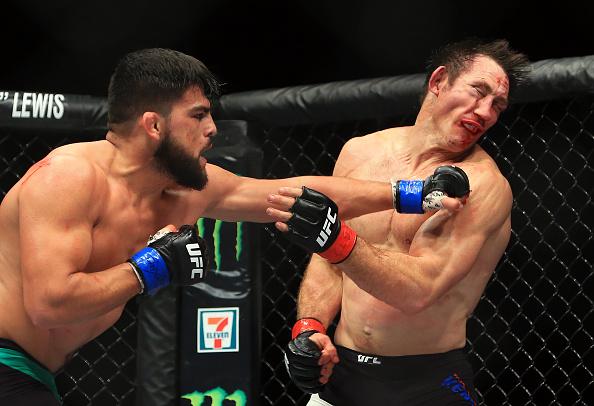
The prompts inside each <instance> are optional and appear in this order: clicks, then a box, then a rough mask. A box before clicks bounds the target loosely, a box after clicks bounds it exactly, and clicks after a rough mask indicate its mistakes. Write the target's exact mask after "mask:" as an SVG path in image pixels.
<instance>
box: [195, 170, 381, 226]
mask: <svg viewBox="0 0 594 406" xmlns="http://www.w3.org/2000/svg"><path fill="white" fill-rule="evenodd" d="M207 171H208V177H209V183H208V186H207V187H206V188H205V190H204V191H202V192H196V193H195V194H194V196H192V197H191V199H206V200H207V201H208V203H207V205H206V208H205V212H204V213H203V216H205V217H210V218H217V219H221V220H227V221H240V220H243V221H255V222H270V221H271V219H270V217H269V216H268V215H267V214H266V208H267V207H270V206H271V202H269V201H268V200H267V198H268V196H269V195H270V194H275V193H277V192H278V190H279V188H281V187H296V188H300V187H301V186H307V187H309V188H312V189H315V190H317V191H320V192H322V193H324V194H326V195H328V196H329V197H330V198H332V199H333V200H334V201H335V202H336V204H337V205H338V207H339V210H340V215H341V218H343V219H348V218H352V217H357V216H360V215H362V214H366V213H372V212H376V211H381V210H388V209H392V208H393V203H392V189H391V186H390V184H389V183H388V182H372V181H360V180H355V179H347V178H340V177H329V176H302V177H296V178H287V179H253V178H247V177H240V176H236V175H234V174H232V173H230V172H228V171H226V170H224V169H222V168H219V167H217V166H214V165H208V166H207ZM272 203H274V202H272ZM196 204H197V205H198V203H196ZM189 210H192V203H191V202H190V206H189Z"/></svg>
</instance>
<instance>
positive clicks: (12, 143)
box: [0, 96, 594, 406]
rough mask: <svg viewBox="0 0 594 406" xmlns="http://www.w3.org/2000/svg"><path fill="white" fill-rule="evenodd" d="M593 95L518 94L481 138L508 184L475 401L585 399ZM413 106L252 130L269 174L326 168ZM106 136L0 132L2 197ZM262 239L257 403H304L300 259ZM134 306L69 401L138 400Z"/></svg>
mask: <svg viewBox="0 0 594 406" xmlns="http://www.w3.org/2000/svg"><path fill="white" fill-rule="evenodd" d="M593 110H594V96H580V97H576V98H572V99H565V100H556V101H550V102H544V103H529V104H519V105H513V106H512V107H511V108H510V109H509V111H507V112H506V113H505V114H504V115H503V116H502V117H501V119H500V121H499V123H498V124H497V125H496V126H495V127H494V128H493V129H491V130H490V131H489V133H488V135H487V137H486V138H484V139H483V140H482V141H481V145H482V146H483V148H485V149H486V150H487V151H488V152H489V153H490V155H491V156H492V157H493V158H494V159H495V160H496V162H497V164H498V165H499V167H500V169H501V171H502V172H503V174H504V175H505V176H506V177H507V179H508V181H509V183H510V185H511V187H512V190H513V193H514V206H513V211H512V223H513V231H512V237H511V241H510V243H509V246H508V248H507V250H506V253H505V255H504V257H503V258H502V260H501V261H500V263H499V265H498V267H497V269H496V271H495V273H494V276H493V277H492V279H491V281H490V283H489V284H488V286H487V288H486V291H485V293H484V295H483V298H482V300H481V301H480V303H479V305H478V307H477V309H476V311H475V312H474V314H473V315H472V317H471V318H470V319H469V321H468V347H469V349H470V355H471V362H472V364H473V367H474V370H475V373H476V381H475V385H476V387H477V389H478V393H479V397H480V399H479V400H480V402H481V403H482V404H488V405H519V404H522V405H539V406H540V405H557V404H563V405H586V404H587V401H586V399H592V398H594V397H593V393H592V391H593V385H592V382H593V371H592V365H593V362H592V361H593V359H592V358H593V355H592V346H593V344H594V339H593V336H592V330H591V327H589V326H590V325H591V324H592V309H593V300H592V292H593V286H592V276H591V274H592V258H591V253H592V250H593V247H592V230H591V228H592V213H593V211H592V200H591V195H592V190H593V183H594V176H593V173H592V172H593V168H592V166H591V158H592V150H593V149H594V148H593V147H594V135H593V134H594V117H593ZM413 120H414V117H413V116H405V117H402V116H395V117H392V118H389V119H381V120H361V121H348V120H345V121H344V122H336V123H327V124H313V125H303V126H296V127H286V128H268V129H267V130H266V131H265V133H266V136H265V137H264V138H262V139H258V140H255V142H256V143H257V144H259V145H260V146H261V148H262V149H263V151H264V163H265V168H264V171H263V173H264V176H265V177H272V178H282V177H288V176H300V175H308V174H319V175H329V174H331V172H332V167H333V165H334V162H335V160H336V157H337V156H338V153H339V151H340V148H341V147H342V145H343V144H344V143H345V142H346V141H347V140H348V139H350V138H351V137H353V136H359V135H364V134H367V133H370V132H373V131H376V130H378V129H383V128H387V127H390V126H396V125H405V124H410V123H412V121H413ZM99 138H102V135H96V134H95V135H92V136H89V135H76V136H74V135H72V136H70V135H69V136H66V137H64V136H58V135H54V134H51V135H47V134H44V135H42V136H39V135H36V134H31V133H26V132H22V131H20V132H14V131H13V132H6V131H4V132H2V133H0V162H1V164H2V166H0V193H1V194H2V196H4V194H5V193H6V192H7V191H8V190H9V189H10V187H12V185H13V184H14V183H16V182H17V181H18V179H19V178H20V176H22V175H23V174H24V172H25V171H26V170H27V168H28V167H29V166H30V165H31V164H33V163H34V162H36V161H37V160H39V159H41V158H42V157H43V156H45V155H46V154H47V153H48V152H49V151H50V150H51V149H53V148H55V147H57V146H59V145H63V144H65V143H70V142H77V141H83V140H89V139H99ZM266 230H267V231H266V232H264V233H262V235H263V237H262V238H263V241H262V247H263V254H262V256H263V262H262V274H263V283H262V284H263V300H262V305H263V332H262V334H263V337H262V338H263V340H262V363H261V369H262V382H261V403H262V404H263V405H304V404H305V403H306V401H307V396H306V395H304V394H303V393H302V392H300V391H299V390H298V389H297V388H296V387H294V386H293V385H292V384H291V382H290V379H289V377H288V376H287V374H286V371H285V367H284V364H283V361H282V349H283V347H284V346H285V345H286V343H287V341H288V340H289V338H290V327H291V325H292V324H293V323H294V321H295V310H296V295H297V290H298V287H299V284H300V281H301V276H302V274H303V270H304V269H305V266H306V264H307V262H308V259H309V258H308V256H307V255H306V254H305V253H304V252H303V251H301V250H300V249H299V248H296V247H294V246H291V245H290V244H288V243H286V242H285V241H284V240H283V239H279V238H277V235H276V233H275V232H274V231H273V230H272V229H271V228H269V227H268V228H266ZM136 312H137V306H136V303H135V302H134V301H132V302H130V303H129V304H128V306H127V307H126V309H125V310H124V313H123V315H122V318H121V319H120V320H119V321H118V322H117V323H116V325H115V326H114V327H113V328H111V329H109V330H108V331H106V332H105V333H104V334H102V335H101V336H100V337H98V338H97V339H95V340H93V341H92V342H91V343H89V344H87V345H86V346H84V347H83V348H82V349H81V350H80V351H78V352H77V353H76V354H75V356H74V357H73V359H72V360H71V362H70V363H69V364H68V365H67V367H66V368H65V369H64V370H63V371H61V373H60V374H59V375H58V377H57V382H58V387H59V390H60V392H61V393H62V394H63V396H64V404H65V405H72V406H74V405H77V406H78V405H101V406H103V405H132V404H134V379H135V346H136Z"/></svg>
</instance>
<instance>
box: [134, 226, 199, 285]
mask: <svg viewBox="0 0 594 406" xmlns="http://www.w3.org/2000/svg"><path fill="white" fill-rule="evenodd" d="M128 262H129V263H130V264H131V265H132V269H133V270H134V272H135V273H136V276H137V277H138V281H139V282H140V286H141V292H140V293H145V294H149V295H153V294H155V293H156V292H157V291H158V290H159V289H160V288H162V287H164V286H167V285H169V284H173V285H177V286H190V285H194V284H195V283H198V282H200V281H201V280H202V278H203V277H204V272H205V271H206V270H207V269H208V268H209V265H210V252H209V249H208V247H207V245H206V242H205V241H204V240H203V239H202V238H200V237H199V236H198V232H197V231H196V227H195V226H190V225H184V226H182V227H181V228H180V229H179V230H177V229H176V228H175V227H174V226H172V225H169V226H167V227H165V228H163V229H161V230H159V231H157V233H155V235H153V236H151V238H150V239H149V241H148V245H147V247H146V248H143V249H141V250H140V251H138V252H137V253H136V254H134V255H132V257H131V258H130V259H129V260H128Z"/></svg>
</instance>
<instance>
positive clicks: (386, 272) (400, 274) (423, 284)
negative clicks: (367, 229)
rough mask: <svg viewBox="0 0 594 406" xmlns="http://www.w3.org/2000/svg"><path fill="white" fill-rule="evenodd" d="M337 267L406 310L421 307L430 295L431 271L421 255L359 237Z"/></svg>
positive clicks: (409, 312)
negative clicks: (384, 248)
mask: <svg viewBox="0 0 594 406" xmlns="http://www.w3.org/2000/svg"><path fill="white" fill-rule="evenodd" d="M337 267H338V269H340V270H341V271H342V272H344V273H345V274H347V275H348V276H349V278H350V279H351V280H353V282H354V283H355V284H356V285H357V286H358V287H359V288H361V289H362V290H364V291H366V292H368V293H369V294H370V295H372V296H374V297H376V298H378V299H379V300H381V301H383V302H384V303H387V304H389V305H391V306H393V307H395V308H397V309H399V310H401V311H402V312H403V313H406V314H414V313H417V312H419V311H421V310H423V309H424V308H425V307H426V306H427V305H428V303H429V301H430V300H431V298H432V294H433V292H432V278H433V277H434V276H435V275H434V272H432V266H431V263H430V261H428V260H426V259H425V258H422V257H414V256H411V255H408V254H406V253H400V252H396V251H394V250H382V249H378V248H375V247H373V246H372V245H370V244H368V243H367V242H366V241H365V240H364V239H362V238H360V237H359V238H358V239H357V244H356V246H355V248H354V249H353V251H352V252H351V254H350V256H349V257H348V258H347V259H346V260H345V261H343V262H341V263H340V264H338V265H337Z"/></svg>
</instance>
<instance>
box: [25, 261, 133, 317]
mask: <svg viewBox="0 0 594 406" xmlns="http://www.w3.org/2000/svg"><path fill="white" fill-rule="evenodd" d="M138 293H139V282H138V279H137V278H136V276H135V275H134V273H133V271H132V269H131V267H130V264H129V263H123V264H120V265H116V266H114V267H112V268H109V269H107V270H105V271H101V272H94V273H85V272H76V273H73V274H71V275H70V276H69V277H68V278H67V279H66V280H65V281H64V282H63V283H62V284H61V286H55V287H51V288H49V287H48V290H47V292H46V295H45V296H44V297H36V298H32V297H31V298H28V297H27V295H26V293H25V305H26V308H27V311H28V313H29V316H30V317H31V319H32V321H33V323H34V324H36V325H39V326H43V327H45V328H56V327H61V326H66V325H69V324H74V323H80V322H84V321H87V320H92V319H94V318H97V317H100V316H102V315H104V314H106V313H108V312H110V311H111V310H113V309H115V308H116V307H118V306H122V305H124V304H125V303H126V302H128V300H130V299H131V298H132V297H134V296H135V295H137V294H138Z"/></svg>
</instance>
